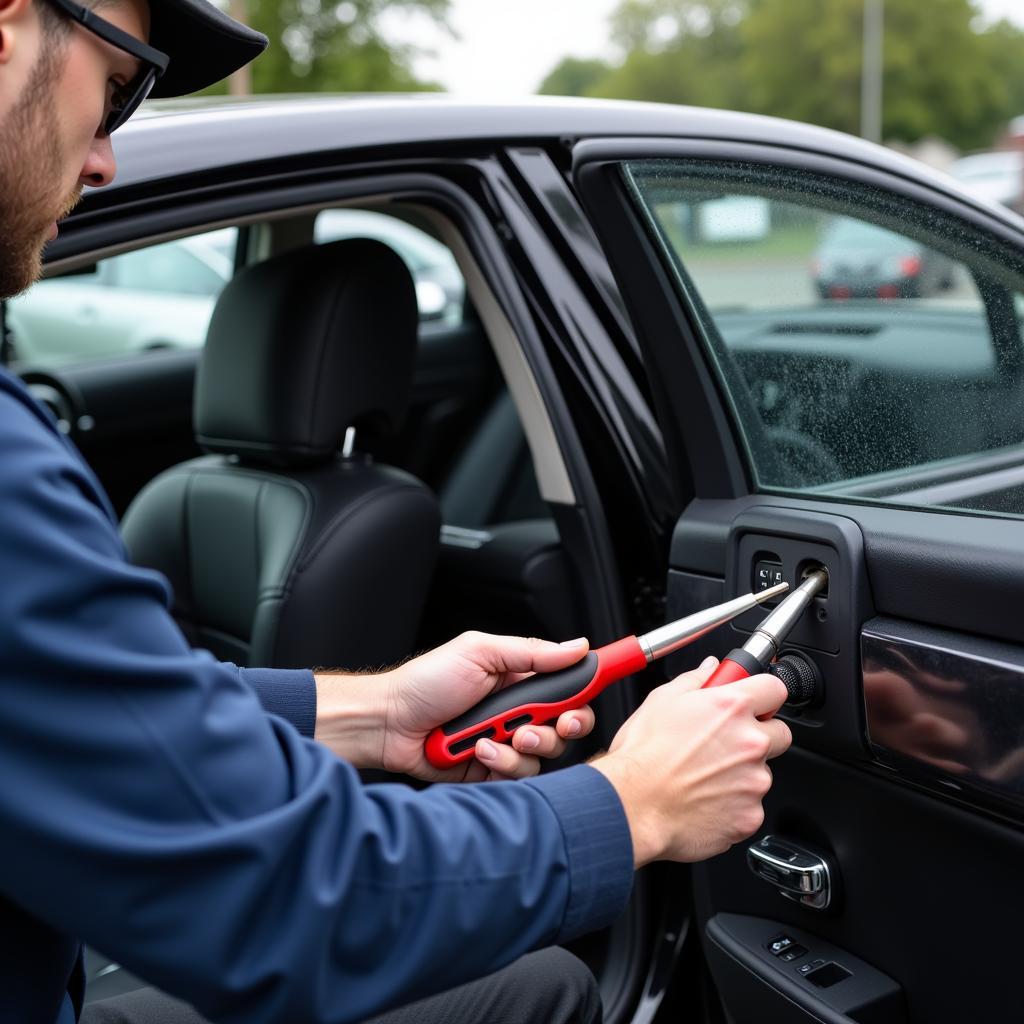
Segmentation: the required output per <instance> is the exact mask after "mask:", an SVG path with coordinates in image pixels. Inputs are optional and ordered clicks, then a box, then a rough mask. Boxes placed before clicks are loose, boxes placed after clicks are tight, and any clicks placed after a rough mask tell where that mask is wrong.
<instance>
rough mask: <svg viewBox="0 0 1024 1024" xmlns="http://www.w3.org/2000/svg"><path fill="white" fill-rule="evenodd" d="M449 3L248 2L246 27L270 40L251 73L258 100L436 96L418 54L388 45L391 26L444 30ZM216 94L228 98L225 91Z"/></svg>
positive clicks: (425, 0) (402, 0) (411, 0)
mask: <svg viewBox="0 0 1024 1024" xmlns="http://www.w3.org/2000/svg"><path fill="white" fill-rule="evenodd" d="M450 4H451V0H341V2H337V0H248V17H247V19H246V20H247V21H248V23H249V24H250V25H252V27H253V28H256V29H258V30H259V31H260V32H263V33H264V34H265V35H266V36H267V37H268V38H269V39H270V46H269V47H268V48H267V50H266V52H265V53H264V54H263V55H262V56H261V57H260V58H259V59H258V60H256V61H255V62H254V63H253V65H252V76H253V91H254V92H262V93H267V92H320V91H330V92H335V91H338V92H409V91H418V90H423V89H436V88H438V86H437V85H436V84H435V83H430V82H423V81H420V80H419V79H417V78H416V75H415V74H414V72H413V70H412V58H413V57H414V56H415V52H416V51H415V49H414V48H412V47H407V46H398V45H396V44H394V43H392V42H390V41H389V40H388V39H387V38H386V33H385V31H384V28H383V25H382V22H383V19H384V15H385V12H387V15H388V18H390V19H394V18H396V17H400V16H415V15H421V16H422V15H426V16H427V17H429V18H430V19H432V20H433V21H435V22H436V23H438V24H439V25H441V26H443V27H447V24H448V23H447V17H448V14H449V9H450ZM216 91H218V92H224V91H226V86H225V85H223V84H222V85H220V86H218V87H217V89H216Z"/></svg>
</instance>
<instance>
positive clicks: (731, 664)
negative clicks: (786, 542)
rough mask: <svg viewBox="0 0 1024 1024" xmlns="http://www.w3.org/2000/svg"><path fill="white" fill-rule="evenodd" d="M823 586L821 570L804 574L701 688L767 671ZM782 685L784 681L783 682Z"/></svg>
mask: <svg viewBox="0 0 1024 1024" xmlns="http://www.w3.org/2000/svg"><path fill="white" fill-rule="evenodd" d="M827 583H828V573H827V572H826V571H825V570H824V569H815V570H814V572H812V573H808V575H807V577H806V579H805V580H804V581H803V583H801V584H800V586H799V587H797V588H796V590H794V591H793V593H792V594H790V595H789V596H788V597H787V598H786V599H785V600H784V601H782V603H781V604H780V605H779V607H778V608H776V609H775V610H774V611H772V612H771V613H770V614H769V615H768V616H767V617H766V618H765V620H764V622H762V623H761V625H759V626H758V627H757V629H755V630H754V632H753V633H751V634H750V639H749V640H747V642H746V643H745V644H744V645H743V646H742V647H737V648H736V649H735V650H732V651H730V652H729V653H728V654H727V655H726V656H725V657H724V658H723V659H722V660H721V661H720V662H719V664H718V668H716V669H715V671H714V672H712V673H711V678H710V679H708V681H707V682H706V683H705V684H704V686H703V687H701V689H705V690H706V689H707V688H708V687H709V686H723V685H724V684H725V683H735V682H737V681H738V680H740V679H746V678H747V677H748V676H756V675H757V674H758V673H759V672H767V671H768V667H769V665H771V663H772V662H773V661H774V660H775V659H776V658H777V657H778V655H779V651H780V649H781V648H782V644H783V643H784V642H785V639H786V637H787V636H788V635H789V631H790V630H791V629H792V628H793V627H794V626H795V625H796V623H797V620H798V619H799V618H800V616H801V615H803V613H804V609H806V608H807V606H808V605H809V604H810V603H811V601H813V600H814V598H815V597H816V596H817V595H818V594H820V593H821V591H822V590H824V589H825V586H826V585H827ZM763 593H767V591H763ZM780 677H781V676H780ZM783 682H786V680H785V679H783ZM789 688H790V687H789V683H788V682H787V689H789Z"/></svg>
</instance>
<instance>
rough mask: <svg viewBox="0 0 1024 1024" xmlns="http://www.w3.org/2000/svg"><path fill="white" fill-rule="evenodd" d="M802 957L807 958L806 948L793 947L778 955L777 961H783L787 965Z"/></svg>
mask: <svg viewBox="0 0 1024 1024" xmlns="http://www.w3.org/2000/svg"><path fill="white" fill-rule="evenodd" d="M802 956H807V947H806V946H799V945H793V946H790V947H789V949H786V950H783V951H782V952H781V953H780V954H779V959H780V960H783V961H785V962H786V963H787V964H788V963H791V962H792V961H794V960H799V959H800V957H802Z"/></svg>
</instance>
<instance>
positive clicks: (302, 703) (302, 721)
mask: <svg viewBox="0 0 1024 1024" xmlns="http://www.w3.org/2000/svg"><path fill="white" fill-rule="evenodd" d="M230 667H231V668H234V669H235V671H236V672H237V673H238V675H239V676H240V678H241V679H242V681H243V682H244V683H246V684H247V685H249V686H251V687H252V689H253V690H254V691H255V692H256V697H257V698H258V699H259V702H260V704H261V705H262V707H263V710H264V711H266V712H267V714H268V715H279V716H280V717H281V718H283V719H284V720H285V721H286V722H289V723H290V724H291V725H292V726H293V727H294V728H295V729H297V730H298V732H299V734H300V735H302V736H306V737H307V738H308V739H312V738H313V733H314V730H315V729H316V680H315V679H314V677H313V673H312V672H311V671H309V669H304V668H302V669H293V668H237V667H236V666H234V665H232V666H230Z"/></svg>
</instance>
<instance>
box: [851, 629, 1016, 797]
mask: <svg viewBox="0 0 1024 1024" xmlns="http://www.w3.org/2000/svg"><path fill="white" fill-rule="evenodd" d="M966 647H969V649H965V648H966ZM861 657H862V666H863V677H864V704H865V709H866V712H867V727H868V738H869V741H870V743H871V745H872V747H873V748H874V751H875V753H876V755H877V756H878V758H879V760H880V761H881V762H882V763H883V764H888V765H889V766H890V767H895V768H898V769H909V770H910V773H911V774H913V775H915V776H917V777H918V778H919V779H920V780H925V781H929V782H931V783H932V784H934V785H939V786H942V787H943V789H945V790H948V789H949V788H950V787H951V786H952V787H954V788H957V789H960V790H962V792H963V795H964V796H965V797H967V798H968V799H970V800H971V801H972V802H977V803H979V804H980V805H985V806H998V807H1000V808H1001V809H1006V808H1012V809H1013V810H1014V811H1015V812H1016V813H1017V814H1020V815H1024V657H1022V655H1021V653H1020V650H1019V648H1016V647H1012V646H1011V645H1009V644H1002V643H997V642H995V641H986V640H980V639H977V638H973V637H972V638H965V637H957V636H956V635H955V634H951V633H947V632H946V631H944V630H935V629H930V628H926V627H922V626H916V625H910V624H907V623H895V622H891V623H890V622H888V621H885V620H874V621H873V622H871V623H869V624H868V625H867V626H866V627H865V629H864V631H863V632H862V634H861ZM894 755H895V756H894Z"/></svg>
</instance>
